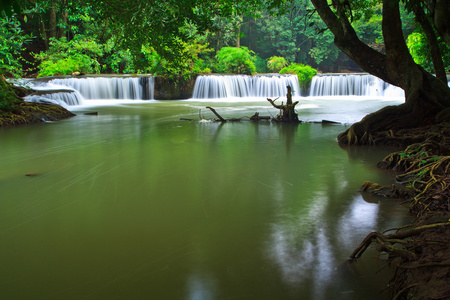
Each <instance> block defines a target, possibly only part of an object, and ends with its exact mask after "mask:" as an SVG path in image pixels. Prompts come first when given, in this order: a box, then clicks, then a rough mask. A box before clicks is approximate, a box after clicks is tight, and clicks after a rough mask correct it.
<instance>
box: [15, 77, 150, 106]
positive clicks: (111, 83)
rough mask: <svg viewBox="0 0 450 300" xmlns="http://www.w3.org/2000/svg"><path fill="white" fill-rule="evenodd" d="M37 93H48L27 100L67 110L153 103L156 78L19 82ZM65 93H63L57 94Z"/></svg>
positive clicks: (97, 78)
mask: <svg viewBox="0 0 450 300" xmlns="http://www.w3.org/2000/svg"><path fill="white" fill-rule="evenodd" d="M19 84H21V85H26V86H28V87H31V88H33V89H35V90H40V91H48V93H41V94H40V95H31V96H28V97H26V100H27V101H30V102H50V103H55V104H59V105H62V106H64V107H67V106H79V105H88V104H92V103H91V102H92V101H93V100H111V99H116V100H117V99H121V100H124V101H128V100H133V101H135V100H150V99H153V98H154V77H86V78H55V79H51V80H49V81H28V82H25V81H24V82H20V83H19ZM60 90H62V91H61V92H58V91H60Z"/></svg>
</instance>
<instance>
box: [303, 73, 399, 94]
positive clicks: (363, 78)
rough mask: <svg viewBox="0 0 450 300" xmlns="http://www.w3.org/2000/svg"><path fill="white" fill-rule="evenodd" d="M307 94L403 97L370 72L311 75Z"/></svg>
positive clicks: (395, 89) (391, 86)
mask: <svg viewBox="0 0 450 300" xmlns="http://www.w3.org/2000/svg"><path fill="white" fill-rule="evenodd" d="M309 96H316V97H317V96H369V97H404V92H403V90H402V89H400V88H398V87H396V86H393V85H390V84H388V83H386V82H384V81H383V80H381V79H379V78H378V77H375V76H373V75H370V74H362V73H360V74H323V75H316V76H314V77H313V79H312V82H311V88H310V93H309Z"/></svg>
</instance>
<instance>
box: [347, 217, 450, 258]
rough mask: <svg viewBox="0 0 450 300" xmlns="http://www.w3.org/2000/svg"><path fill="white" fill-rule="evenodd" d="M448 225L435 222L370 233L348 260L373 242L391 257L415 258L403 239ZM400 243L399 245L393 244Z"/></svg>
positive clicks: (359, 254)
mask: <svg viewBox="0 0 450 300" xmlns="http://www.w3.org/2000/svg"><path fill="white" fill-rule="evenodd" d="M445 227H450V222H446V223H435V224H428V225H422V226H417V227H412V228H411V229H408V230H405V231H399V232H396V233H393V234H388V235H384V234H381V233H378V232H372V233H370V234H369V235H368V236H367V237H366V238H365V239H364V240H363V242H362V243H361V244H360V245H359V246H358V247H357V248H356V249H355V251H353V253H352V254H351V255H350V260H356V259H358V258H359V257H361V255H362V254H363V253H364V252H365V251H366V250H367V248H368V247H369V246H370V245H371V244H372V242H375V243H376V244H377V246H378V250H379V251H383V252H386V253H389V255H391V256H393V257H400V258H402V259H403V260H404V261H410V260H414V259H416V258H417V254H416V253H415V252H414V251H413V250H411V249H406V247H405V245H407V241H405V239H407V238H411V237H413V236H417V235H419V234H421V233H422V232H424V231H426V230H431V229H437V228H445ZM396 244H400V245H401V247H397V246H395V245H396Z"/></svg>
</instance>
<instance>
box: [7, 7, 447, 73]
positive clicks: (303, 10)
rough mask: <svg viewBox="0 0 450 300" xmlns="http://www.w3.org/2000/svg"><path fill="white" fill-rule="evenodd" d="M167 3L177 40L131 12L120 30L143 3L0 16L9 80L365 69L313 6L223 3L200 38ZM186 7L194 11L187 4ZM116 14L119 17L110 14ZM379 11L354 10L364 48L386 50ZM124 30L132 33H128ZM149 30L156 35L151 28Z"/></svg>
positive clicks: (165, 17) (165, 12)
mask: <svg viewBox="0 0 450 300" xmlns="http://www.w3.org/2000/svg"><path fill="white" fill-rule="evenodd" d="M165 2H166V1H161V2H155V4H154V6H153V7H152V10H153V12H152V15H151V16H149V17H148V18H152V17H153V18H158V20H155V21H157V22H160V23H161V22H166V23H167V26H168V27H170V26H178V29H177V36H171V35H170V32H171V31H173V30H168V31H167V32H159V36H157V37H151V36H150V37H149V36H145V28H139V25H138V24H134V22H135V21H136V22H138V21H139V20H140V18H142V16H139V15H132V16H128V15H126V14H124V15H123V20H122V21H124V22H117V12H118V11H119V13H120V10H121V9H123V10H124V12H125V11H134V12H139V11H140V12H141V13H145V5H143V7H142V9H141V10H140V8H139V7H138V6H139V5H140V3H142V1H137V2H133V3H135V4H130V3H128V4H127V1H123V3H124V5H135V6H136V7H133V9H132V10H128V8H124V7H120V6H117V5H119V4H118V3H120V2H117V1H112V2H110V1H101V3H100V1H93V2H91V3H89V2H87V1H79V0H62V1H56V0H28V1H23V2H21V4H20V5H18V7H17V8H15V9H14V10H6V11H2V13H1V16H0V22H1V27H0V37H1V41H0V69H1V72H2V73H3V74H5V75H6V76H8V77H35V76H38V77H39V76H54V75H70V74H73V73H74V72H81V73H85V74H100V73H106V74H108V73H115V74H120V73H126V74H153V75H163V76H168V77H170V78H181V79H185V80H189V79H191V78H192V77H194V76H196V75H198V74H205V73H211V72H214V73H237V74H254V73H268V72H277V73H278V72H280V71H281V73H296V74H298V75H299V77H300V78H299V79H300V81H301V82H305V81H308V80H310V78H311V77H312V76H313V75H315V72H316V70H315V69H317V70H318V71H319V72H346V71H356V72H359V71H361V69H360V68H359V67H358V66H357V65H356V64H355V63H354V62H353V61H352V60H350V59H349V58H348V57H347V56H346V55H345V54H344V53H343V52H342V51H340V50H339V49H338V48H337V47H336V46H335V45H334V43H333V41H334V36H333V34H332V33H331V32H330V30H327V27H326V26H325V24H324V23H323V21H322V20H321V18H320V17H319V16H318V15H317V14H316V13H314V7H313V6H312V4H311V3H310V2H309V1H304V0H294V1H290V2H286V3H284V4H283V5H275V6H273V7H266V8H265V9H262V8H261V7H262V6H261V5H259V6H256V7H252V6H251V5H252V2H251V1H249V2H248V4H245V3H246V2H245V1H243V2H239V1H236V2H234V3H229V5H228V6H227V9H228V10H229V11H228V12H226V13H223V9H224V6H223V5H222V7H221V9H222V12H221V13H220V15H221V16H219V14H218V15H217V16H215V15H214V10H213V9H212V10H211V11H210V12H206V13H210V14H212V15H213V16H214V17H213V18H212V22H213V23H212V24H204V25H205V27H207V28H208V30H201V28H199V27H201V26H202V24H200V25H199V24H198V23H197V24H193V23H184V24H181V23H178V22H177V19H176V16H175V17H174V18H173V19H171V17H170V16H171V14H174V11H175V9H178V10H179V9H180V7H172V8H171V7H169V6H170V5H169V4H172V5H173V6H175V5H176V2H177V1H172V2H173V3H165ZM168 2H171V1H168ZM228 2H231V1H228ZM16 3H17V2H16ZM156 3H159V4H156ZM147 5H148V4H147ZM179 5H183V3H181V4H179ZM158 6H159V7H158ZM186 7H187V8H191V7H190V6H189V4H186ZM111 9H113V10H115V13H109V10H111ZM381 10H382V7H381V3H380V4H377V3H376V2H373V3H371V4H370V9H367V8H365V9H360V10H356V11H355V18H354V21H353V23H352V25H353V27H354V28H355V29H357V30H356V31H357V32H358V33H359V38H360V39H361V40H362V41H363V42H364V43H366V44H368V45H369V46H370V47H372V48H374V49H376V50H378V51H380V52H383V50H384V49H383V48H384V43H383V37H382V30H381V21H382V15H381ZM196 13H198V12H196ZM401 13H402V20H403V23H402V27H403V32H404V35H405V39H406V40H407V45H408V48H409V50H410V52H411V54H412V56H413V58H414V60H415V62H416V63H418V64H420V65H421V66H423V67H424V68H425V69H426V70H427V71H432V70H433V66H432V63H431V59H430V49H429V45H428V42H427V41H426V38H425V35H424V33H423V32H422V30H421V28H420V26H418V25H417V23H416V22H414V17H413V15H411V14H408V12H407V10H406V9H405V8H402V10H401ZM112 14H115V15H116V18H115V19H113V18H112V17H111V15H112ZM224 15H225V16H224ZM127 22H129V24H130V26H124V24H126V23H127ZM147 23H148V22H147ZM150 26H151V24H150ZM136 29H138V30H136ZM139 29H141V31H139ZM199 29H200V30H199ZM149 31H151V32H152V34H153V35H154V34H155V31H154V30H152V28H150V30H149ZM156 34H157V35H158V32H156ZM441 47H442V49H443V51H442V53H444V57H443V60H444V64H445V66H446V69H447V70H448V69H449V68H450V54H449V53H450V51H448V50H449V49H448V46H447V45H446V44H445V43H441ZM309 66H311V67H312V68H311V67H309ZM313 68H314V69H313ZM302 76H303V77H304V78H302Z"/></svg>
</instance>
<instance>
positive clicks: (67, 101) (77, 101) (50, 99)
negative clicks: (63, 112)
mask: <svg viewBox="0 0 450 300" xmlns="http://www.w3.org/2000/svg"><path fill="white" fill-rule="evenodd" d="M82 99H83V96H81V94H80V93H78V92H77V91H56V92H53V91H43V92H42V93H40V94H39V95H30V96H27V97H26V101H28V102H41V103H54V104H58V105H62V106H74V105H81V104H83V100H82Z"/></svg>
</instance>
